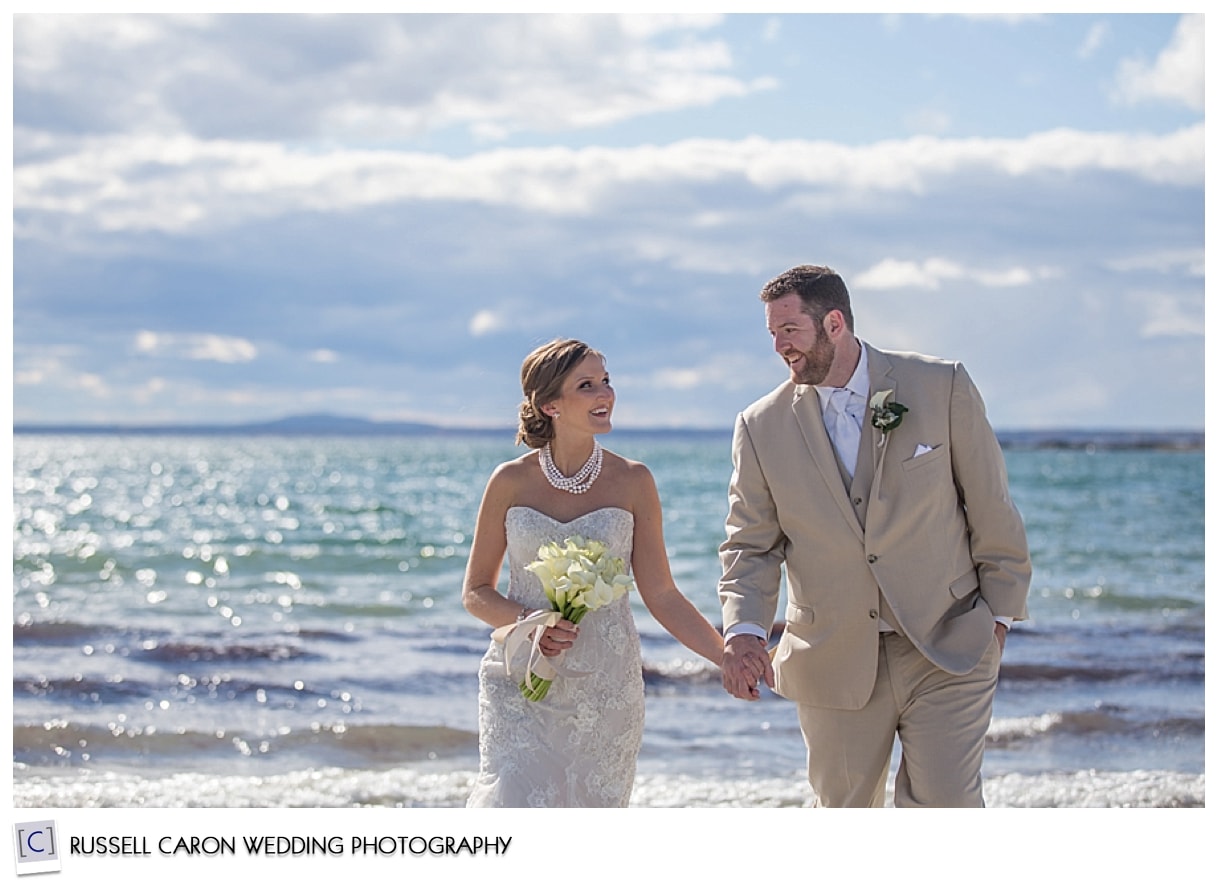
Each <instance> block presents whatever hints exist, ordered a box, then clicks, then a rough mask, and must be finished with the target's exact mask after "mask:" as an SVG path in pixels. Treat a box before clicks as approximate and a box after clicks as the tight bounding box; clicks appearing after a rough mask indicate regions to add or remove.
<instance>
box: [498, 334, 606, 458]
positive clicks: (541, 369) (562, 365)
mask: <svg viewBox="0 0 1218 882" xmlns="http://www.w3.org/2000/svg"><path fill="white" fill-rule="evenodd" d="M589 355H597V356H600V353H599V352H597V351H596V350H595V349H593V348H592V347H591V346H589V345H588V344H587V343H583V342H581V341H579V340H554V341H552V342H550V343H546V344H545V345H544V346H538V347H537V348H536V349H534V350H533V351H532V352H530V353H529V354H528V355H527V356H526V357H525V359H524V363H523V364H522V365H521V366H520V388H521V389H522V390H523V391H524V401H522V402H521V403H520V425H519V427H518V428H517V429H516V443H517V444H522V443H523V444H525V445H527V446H528V447H532V448H533V449H534V450H537V449H540V448H542V447H545V446H546V444H547V443H549V442H550V441H551V440H552V439H553V438H554V419H553V417H551V416H550V415H549V414H546V413H542V410H541V409H542V408H543V407H545V406H546V405H547V404H549V403H550V402H551V401H554V400H555V399H556V398H559V397H561V396H562V384H563V381H564V380H566V379H567V374H569V373H571V371H572V370H573V369H574V368H575V366H576V365H577V364H579V363H580V362H581V361H583V360H584V359H585V358H586V357H587V356H589ZM601 357H602V358H603V356H601Z"/></svg>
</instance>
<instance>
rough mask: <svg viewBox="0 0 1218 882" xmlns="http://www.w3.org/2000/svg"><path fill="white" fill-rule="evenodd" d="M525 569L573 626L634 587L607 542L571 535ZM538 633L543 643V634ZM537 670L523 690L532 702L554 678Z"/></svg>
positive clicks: (545, 548) (551, 544)
mask: <svg viewBox="0 0 1218 882" xmlns="http://www.w3.org/2000/svg"><path fill="white" fill-rule="evenodd" d="M525 569H526V570H528V571H529V572H531V573H533V574H534V575H536V576H537V579H538V580H539V581H540V582H541V587H542V589H543V590H544V591H545V592H546V597H547V598H548V599H549V601H550V606H551V608H552V609H553V611H554V612H557V613H558V614H559V615H560V616H561V617H562V618H564V619H566V620H567V621H569V622H572V623H573V624H579V622H580V620H581V619H582V618H583V617H584V615H585V614H587V613H589V612H591V611H592V610H594V609H600V608H601V607H602V606H605V605H606V604H609V603H612V602H613V601H615V600H617V599H618V598H619V597H621V596H622V595H623V594H625V593H626V592H627V591H629V590H630V589H631V588H633V587H634V580H633V579H632V578H631V577H630V576H629V575H628V574H627V573H626V564H625V563H623V561H622V559H621V558H620V557H614V556H613V555H611V554H609V553H608V549H607V548H606V547H605V543H603V542H598V541H596V540H595V539H593V540H586V539H584V537H583V536H571V537H569V538H568V539H567V540H566V541H564V542H563V543H562V544H559V543H557V542H548V543H546V544H545V545H543V546H541V548H539V549H537V560H535V561H533V562H532V563H531V564H528V565H526V566H525ZM537 634H538V637H537V639H538V640H540V634H541V631H540V630H538V632H537ZM533 667H534V666H533V665H530V666H529V669H528V671H526V673H525V676H524V681H523V682H522V683H521V684H520V691H521V693H522V694H523V695H524V697H525V698H527V699H529V700H530V701H541V700H542V699H543V698H545V697H546V693H547V692H548V691H549V690H550V683H551V682H552V678H549V679H547V678H546V677H543V676H539V675H538V674H537V673H535V672H534V670H533Z"/></svg>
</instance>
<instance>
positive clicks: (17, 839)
mask: <svg viewBox="0 0 1218 882" xmlns="http://www.w3.org/2000/svg"><path fill="white" fill-rule="evenodd" d="M13 848H14V853H15V857H16V860H17V875H18V876H28V875H32V874H34V873H57V872H59V832H58V831H57V830H56V829H55V822H54V821H27V822H25V823H20V824H14V825H13Z"/></svg>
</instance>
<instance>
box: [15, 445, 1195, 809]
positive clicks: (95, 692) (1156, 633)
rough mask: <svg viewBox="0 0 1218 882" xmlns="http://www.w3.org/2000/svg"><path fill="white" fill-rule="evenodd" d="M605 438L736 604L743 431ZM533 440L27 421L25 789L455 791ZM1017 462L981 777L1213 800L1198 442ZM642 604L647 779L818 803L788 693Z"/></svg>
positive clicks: (21, 688)
mask: <svg viewBox="0 0 1218 882" xmlns="http://www.w3.org/2000/svg"><path fill="white" fill-rule="evenodd" d="M608 446H610V447H611V448H612V449H614V450H616V451H618V452H620V453H622V454H624V455H626V456H630V457H633V458H638V459H642V460H643V461H645V462H647V463H648V465H649V466H650V467H651V469H652V471H653V473H654V474H655V476H656V480H657V484H658V485H659V488H660V492H661V496H662V498H663V500H664V503H665V531H666V540H667V544H668V548H669V553H670V556H671V559H672V565H673V572H674V575H675V576H676V578H677V581H678V584H680V586H681V587H682V589H683V590H684V591H685V592H686V594H688V595H689V596H690V598H691V599H692V600H693V601H694V603H695V604H696V605H697V606H698V607H699V608H700V609H701V610H702V611H703V612H704V613H706V614H707V615H708V617H710V618H711V619H712V621H715V622H718V601H717V598H716V595H715V586H716V580H717V578H718V559H717V548H718V544H719V542H720V541H721V538H722V535H723V517H724V515H725V513H726V507H727V500H726V486H727V481H728V478H729V476H730V472H731V463H730V459H729V457H730V450H729V439H728V437H727V436H697V437H692V436H691V437H684V436H644V435H629V434H626V433H620V434H617V435H611V436H610V437H609V439H608ZM520 452H521V451H520V449H519V448H514V447H513V446H512V445H511V444H510V443H508V442H506V441H504V442H501V441H496V440H490V439H486V438H466V437H460V438H453V437H444V438H441V437H424V438H406V437H398V438H375V437H350V438H321V437H318V438H309V437H250V436H232V437H174V436H145V437H136V436H130V437H123V436H107V435H97V436H66V435H18V436H17V437H15V439H14V472H13V481H14V508H13V513H14V522H13V527H14V534H13V554H14V606H13V615H14V628H13V641H14V646H13V679H14V692H13V725H14V760H15V771H14V779H15V780H14V799H15V801H16V803H17V804H18V805H94V804H107V805H122V804H130V801H132V800H138V801H139V804H149V801H152V802H154V803H157V804H164V805H191V804H215V805H246V804H252V805H281V804H336V805H342V804H367V803H386V804H399V805H459V804H461V802H462V801H463V799H464V796H463V793H464V789H465V787H467V786H468V781H469V779H470V776H472V773H473V770H474V768H475V766H476V761H477V745H476V729H477V719H476V690H477V685H476V670H477V664H478V660H479V658H480V656H481V654H482V652H483V650H484V649H485V646H486V640H487V630H488V629H486V628H485V627H484V626H483V625H482V624H481V623H480V622H477V621H476V620H473V619H472V618H471V617H470V616H469V615H468V614H466V613H465V612H464V610H463V609H462V608H461V604H460V587H461V579H462V574H463V570H464V565H465V558H466V555H467V553H468V549H469V542H470V535H471V533H472V530H473V522H474V514H475V511H476V507H477V504H478V499H479V497H480V494H481V490H482V486H483V483H484V482H485V480H486V477H487V476H488V475H489V473H490V471H491V470H492V469H493V467H494V466H495V465H496V464H498V463H499V462H500V461H502V460H503V459H505V458H509V457H512V456H516V455H519V453H520ZM1007 462H1008V468H1009V471H1010V475H1011V492H1012V494H1013V496H1014V498H1015V500H1016V503H1017V504H1018V505H1019V507H1020V510H1021V511H1022V512H1023V514H1024V518H1025V521H1026V523H1027V526H1028V535H1029V541H1030V543H1031V547H1032V556H1033V564H1034V568H1035V574H1034V578H1033V586H1032V597H1031V601H1030V612H1031V618H1030V620H1029V621H1028V622H1026V623H1022V624H1021V625H1020V626H1018V629H1017V631H1016V632H1015V633H1014V634H1012V636H1011V639H1010V640H1009V642H1008V649H1007V655H1006V659H1005V662H1004V669H1003V676H1002V680H1001V682H1000V687H999V694H998V697H997V700H996V709H995V720H994V724H993V726H992V728H991V733H990V748H989V751H988V753H987V760H986V774H987V793H988V794H989V796H988V798H989V801H990V802H991V804H997V805H1079V804H1146V805H1189V804H1197V803H1198V802H1200V801H1202V800H1203V798H1204V797H1203V782H1204V777H1203V776H1204V615H1205V599H1204V588H1205V584H1204V480H1203V472H1204V457H1203V454H1202V453H1201V452H1200V451H1185V452H1162V451H1154V450H1136V451H1105V450H1097V451H1093V452H1087V451H1085V450H1020V449H1016V450H1009V451H1008V452H1007ZM636 617H637V619H638V621H639V628H640V633H641V635H642V639H643V653H644V661H645V664H646V669H647V695H648V707H647V714H648V720H647V729H646V735H645V739H644V748H643V753H642V755H641V757H640V777H639V786H638V787H637V788H636V794H635V802H636V803H637V804H641V805H667V804H676V805H713V804H726V803H732V804H745V805H798V804H802V801H803V800H804V799H805V798H806V797H807V785H806V783H805V782H804V781H803V743H802V739H801V738H800V736H799V732H798V724H797V722H796V720H795V716H794V710H793V708H792V707H790V705H789V704H788V703H786V702H784V701H782V700H781V699H778V698H777V697H774V696H770V695H767V696H766V697H765V699H764V700H763V701H761V702H757V703H752V704H750V703H743V702H736V701H734V700H732V699H730V698H729V697H728V696H727V695H726V694H725V693H724V692H723V691H722V688H721V687H720V686H719V684H718V681H717V677H716V674H715V672H714V671H713V670H710V669H708V667H707V666H706V665H705V664H703V663H701V662H700V661H699V660H698V659H696V657H694V656H692V655H691V654H690V653H688V652H687V651H686V650H684V648H683V647H680V646H679V645H678V644H676V643H675V642H673V641H672V640H671V638H669V637H668V636H667V635H666V634H665V633H664V632H663V631H662V630H661V629H660V628H659V627H658V626H657V625H656V624H655V623H654V622H653V621H652V620H651V618H650V617H649V616H648V614H647V612H646V610H645V609H644V608H643V607H642V606H641V605H638V606H637V607H636ZM319 776H320V778H319ZM318 780H324V782H325V783H324V786H323V785H319V784H316V783H314V784H310V783H309V782H316V781H318ZM712 782H713V783H712ZM137 785H138V786H137ZM137 794H138V795H137Z"/></svg>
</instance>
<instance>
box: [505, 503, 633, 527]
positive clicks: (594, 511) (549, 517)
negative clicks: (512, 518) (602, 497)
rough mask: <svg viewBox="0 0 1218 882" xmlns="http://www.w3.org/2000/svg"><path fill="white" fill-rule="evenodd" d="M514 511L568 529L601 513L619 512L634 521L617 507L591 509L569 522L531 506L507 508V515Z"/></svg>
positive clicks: (607, 506)
mask: <svg viewBox="0 0 1218 882" xmlns="http://www.w3.org/2000/svg"><path fill="white" fill-rule="evenodd" d="M516 510H520V511H530V512H532V513H533V514H535V515H540V516H541V517H543V518H545V519H546V520H548V521H553V522H554V523H555V524H558V525H559V526H560V527H569V526H570V525H571V524H575V523H578V522H580V521H582V520H583V519H584V518H590V517H592V515H594V514H598V513H600V512H602V511H620V512H621V513H622V514H624V515H626V517H628V518H630V520H631V521H633V520H634V514H633V513H632V512H630V511H628V510H627V509H624V508H622V507H621V506H619V505H603V506H601V507H600V508H594V509H592V511H586V512H584V513H583V514H582V515H577V516H576V517H573V518H571V520H569V521H564V520H560V519H559V518H556V517H554V516H553V515H550V514H546V513H545V512H544V511H541V510H539V509H536V508H533V506H531V505H512V506H509V507H508V513H509V514H511V513H512V512H513V511H516Z"/></svg>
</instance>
